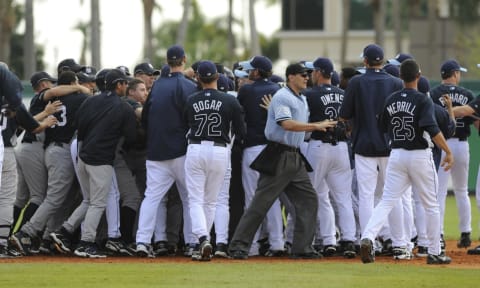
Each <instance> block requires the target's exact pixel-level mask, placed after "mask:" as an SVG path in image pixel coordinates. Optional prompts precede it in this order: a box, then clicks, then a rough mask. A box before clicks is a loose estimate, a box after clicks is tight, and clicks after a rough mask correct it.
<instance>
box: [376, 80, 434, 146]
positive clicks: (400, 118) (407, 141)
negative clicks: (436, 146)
mask: <svg viewBox="0 0 480 288" xmlns="http://www.w3.org/2000/svg"><path fill="white" fill-rule="evenodd" d="M433 105H434V104H433V102H432V100H431V99H430V98H429V97H428V96H427V95H425V94H423V93H420V92H418V91H417V90H415V89H408V88H405V89H403V90H401V91H397V92H394V93H393V94H392V95H390V96H389V97H388V98H387V100H386V101H385V107H384V110H383V114H382V118H381V126H382V130H383V131H385V132H388V136H389V138H390V145H391V148H392V149H395V148H403V149H406V150H417V149H426V148H429V147H430V148H431V147H432V146H433V143H432V141H431V137H430V136H435V135H429V134H428V132H427V131H426V130H425V127H432V126H437V129H436V131H439V129H438V125H437V121H436V120H435V116H434V106H433Z"/></svg>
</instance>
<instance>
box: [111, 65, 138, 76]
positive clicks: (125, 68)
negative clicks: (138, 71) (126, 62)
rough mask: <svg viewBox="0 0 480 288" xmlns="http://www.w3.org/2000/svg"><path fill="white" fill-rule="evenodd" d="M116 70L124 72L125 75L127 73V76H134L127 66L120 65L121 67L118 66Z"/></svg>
mask: <svg viewBox="0 0 480 288" xmlns="http://www.w3.org/2000/svg"><path fill="white" fill-rule="evenodd" d="M137 66H138V65H137ZM115 69H120V70H122V71H123V73H125V75H127V76H132V74H130V69H128V67H127V66H123V65H120V66H117V67H116V68H115Z"/></svg>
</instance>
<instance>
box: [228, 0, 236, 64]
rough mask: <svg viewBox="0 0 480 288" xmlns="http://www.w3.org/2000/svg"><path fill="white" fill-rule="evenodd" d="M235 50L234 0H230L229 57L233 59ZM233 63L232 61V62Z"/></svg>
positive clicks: (230, 59)
mask: <svg viewBox="0 0 480 288" xmlns="http://www.w3.org/2000/svg"><path fill="white" fill-rule="evenodd" d="M234 50H235V36H234V35H233V0H228V50H227V53H228V59H229V61H232V60H233V56H234ZM230 64H232V63H230Z"/></svg>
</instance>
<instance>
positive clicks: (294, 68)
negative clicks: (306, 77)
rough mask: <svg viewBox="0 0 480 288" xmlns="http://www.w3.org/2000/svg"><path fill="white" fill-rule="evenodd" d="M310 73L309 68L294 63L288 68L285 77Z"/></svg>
mask: <svg viewBox="0 0 480 288" xmlns="http://www.w3.org/2000/svg"><path fill="white" fill-rule="evenodd" d="M307 71H308V68H307V67H305V64H303V63H293V64H290V65H288V66H287V69H286V70H285V76H286V77H287V78H288V75H296V74H302V73H305V72H307Z"/></svg>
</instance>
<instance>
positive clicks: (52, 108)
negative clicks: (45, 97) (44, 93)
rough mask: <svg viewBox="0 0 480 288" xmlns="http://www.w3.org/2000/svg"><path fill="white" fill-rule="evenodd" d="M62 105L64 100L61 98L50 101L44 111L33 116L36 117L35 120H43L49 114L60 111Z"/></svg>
mask: <svg viewBox="0 0 480 288" xmlns="http://www.w3.org/2000/svg"><path fill="white" fill-rule="evenodd" d="M61 106H62V102H60V101H59V100H57V101H54V102H48V104H47V105H46V106H45V109H44V110H43V111H42V112H40V113H38V114H36V115H34V116H33V118H35V120H37V121H42V120H43V119H45V118H47V117H48V116H50V115H52V114H55V113H56V112H58V111H60V110H61Z"/></svg>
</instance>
